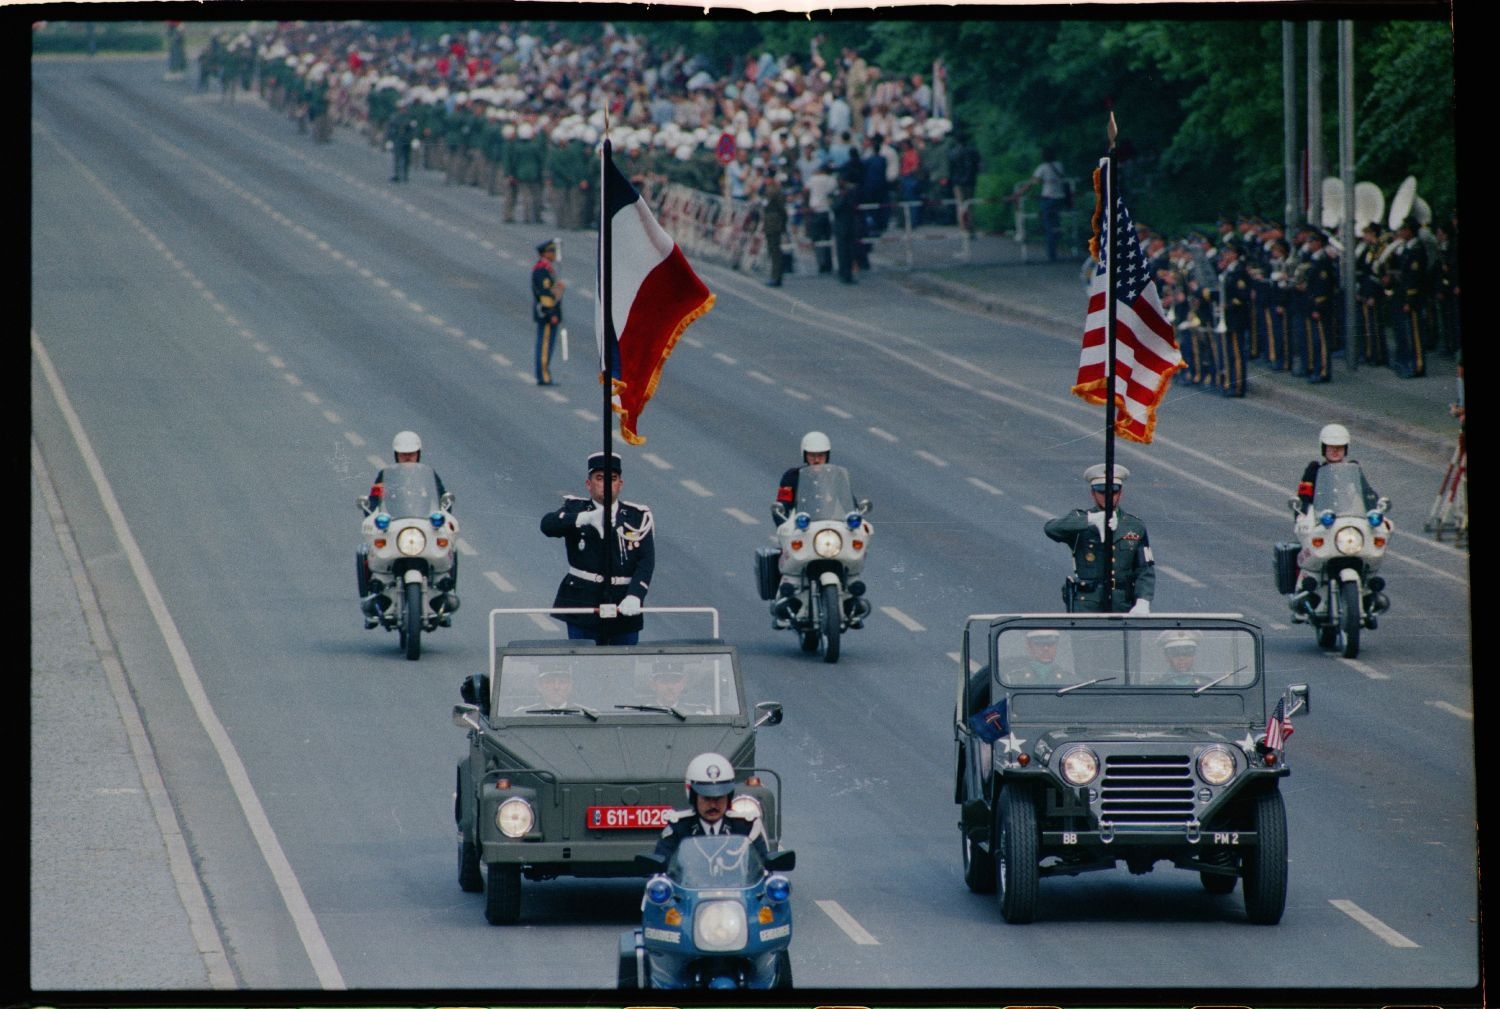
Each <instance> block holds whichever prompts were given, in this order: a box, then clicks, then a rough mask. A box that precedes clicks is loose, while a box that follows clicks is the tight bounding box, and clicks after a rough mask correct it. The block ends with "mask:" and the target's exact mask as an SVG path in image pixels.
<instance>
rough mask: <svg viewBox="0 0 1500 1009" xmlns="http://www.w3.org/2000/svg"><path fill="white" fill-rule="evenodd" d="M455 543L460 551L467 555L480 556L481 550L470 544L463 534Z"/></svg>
mask: <svg viewBox="0 0 1500 1009" xmlns="http://www.w3.org/2000/svg"><path fill="white" fill-rule="evenodd" d="M454 545H455V546H456V547H457V548H458V552H459V553H461V554H463V555H464V556H465V557H477V556H479V551H478V550H475V549H474V548H473V547H471V546H469V541H468V540H466V539H464V538H463V537H462V536H460V537H459V538H458V541H457V542H456V543H455V544H454Z"/></svg>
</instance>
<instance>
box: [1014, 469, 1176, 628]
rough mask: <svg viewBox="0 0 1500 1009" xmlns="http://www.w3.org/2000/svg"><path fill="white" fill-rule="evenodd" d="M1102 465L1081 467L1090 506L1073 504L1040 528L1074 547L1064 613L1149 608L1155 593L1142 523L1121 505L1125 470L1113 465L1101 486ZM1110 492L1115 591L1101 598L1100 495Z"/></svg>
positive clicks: (1103, 584) (1104, 578) (1143, 610)
mask: <svg viewBox="0 0 1500 1009" xmlns="http://www.w3.org/2000/svg"><path fill="white" fill-rule="evenodd" d="M1104 469H1105V467H1104V464H1103V463H1100V464H1099V465H1097V466H1090V467H1089V468H1088V469H1086V470H1084V471H1083V479H1084V481H1085V482H1086V483H1087V484H1088V485H1089V489H1090V491H1091V492H1092V493H1093V496H1094V507H1093V509H1091V510H1089V511H1085V510H1084V509H1082V508H1076V509H1074V510H1073V511H1071V512H1069V513H1068V514H1066V515H1064V516H1062V517H1061V518H1055V519H1052V520H1051V521H1049V522H1048V523H1047V524H1046V525H1045V526H1043V527H1042V531H1043V532H1045V533H1046V534H1047V538H1048V539H1051V540H1056V541H1057V542H1058V543H1063V544H1066V545H1067V547H1068V549H1070V550H1072V551H1073V574H1072V575H1071V576H1070V577H1069V578H1068V581H1067V584H1066V585H1064V587H1063V598H1064V600H1065V601H1066V602H1067V605H1068V612H1069V613H1127V612H1128V613H1150V612H1151V599H1152V597H1153V596H1154V595H1155V594H1156V563H1155V562H1154V561H1153V560H1152V558H1151V540H1150V538H1149V537H1148V536H1147V534H1146V524H1145V523H1144V522H1142V521H1141V520H1140V519H1138V518H1136V517H1135V516H1134V515H1130V514H1128V513H1126V512H1125V511H1123V510H1121V509H1120V495H1121V492H1122V491H1123V490H1124V486H1125V481H1126V480H1128V479H1130V471H1129V470H1128V469H1126V468H1125V467H1124V466H1118V465H1117V466H1115V482H1114V485H1113V487H1109V488H1106V487H1105V483H1104V479H1105V475H1104ZM1106 489H1108V490H1110V491H1112V492H1113V496H1114V502H1113V503H1114V506H1115V507H1114V510H1113V512H1112V513H1111V515H1110V530H1111V532H1112V533H1113V536H1112V537H1111V539H1112V542H1113V553H1114V569H1115V570H1114V592H1113V593H1112V594H1111V595H1110V597H1109V598H1108V599H1107V600H1106V598H1105V592H1106V590H1107V586H1108V584H1109V572H1108V571H1105V570H1104V551H1103V549H1102V547H1103V545H1104V494H1105V491H1106Z"/></svg>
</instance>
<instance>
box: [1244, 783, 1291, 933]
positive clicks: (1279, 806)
mask: <svg viewBox="0 0 1500 1009" xmlns="http://www.w3.org/2000/svg"><path fill="white" fill-rule="evenodd" d="M1252 815H1253V816H1254V827H1255V836H1256V845H1255V847H1254V848H1252V849H1251V850H1250V851H1249V852H1247V853H1246V856H1245V914H1246V916H1247V917H1248V918H1249V919H1250V920H1251V921H1252V922H1254V923H1255V924H1257V925H1274V924H1276V923H1277V922H1279V921H1280V920H1281V914H1282V912H1283V911H1284V910H1286V806H1285V805H1284V804H1283V803H1282V801H1281V792H1279V791H1278V790H1276V789H1274V788H1273V789H1269V790H1268V791H1265V792H1261V793H1260V794H1259V795H1257V796H1256V797H1255V806H1254V808H1253V810H1252Z"/></svg>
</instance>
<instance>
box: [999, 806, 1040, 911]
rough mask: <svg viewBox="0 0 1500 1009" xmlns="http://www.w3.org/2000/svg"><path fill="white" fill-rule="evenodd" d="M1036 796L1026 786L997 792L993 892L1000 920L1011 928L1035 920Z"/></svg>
mask: <svg viewBox="0 0 1500 1009" xmlns="http://www.w3.org/2000/svg"><path fill="white" fill-rule="evenodd" d="M1037 841H1038V838H1037V826H1036V795H1035V792H1034V791H1033V789H1032V788H1031V787H1030V786H1029V785H1006V786H1005V787H1003V788H1002V789H1001V790H1000V801H999V802H998V803H997V804H996V816H995V843H994V850H995V870H996V871H995V891H996V894H997V896H998V898H999V902H1000V916H1001V917H1002V918H1004V919H1005V920H1006V921H1008V922H1010V923H1011V924H1012V925H1025V924H1027V923H1029V922H1031V921H1034V920H1035V919H1036V902H1037V878H1038V875H1039V873H1038V866H1037Z"/></svg>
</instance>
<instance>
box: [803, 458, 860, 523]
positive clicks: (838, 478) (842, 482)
mask: <svg viewBox="0 0 1500 1009" xmlns="http://www.w3.org/2000/svg"><path fill="white" fill-rule="evenodd" d="M857 508H858V505H857V504H856V503H855V500H854V491H852V490H850V489H849V471H848V470H846V469H844V467H842V466H833V465H822V466H804V467H802V472H801V473H800V474H799V475H798V477H797V510H798V511H799V512H807V515H808V517H809V518H811V519H812V520H813V521H815V522H816V521H818V520H820V519H837V520H838V521H840V522H842V521H843V520H844V518H845V517H847V516H848V514H849V513H850V512H852V511H855V510H857Z"/></svg>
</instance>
